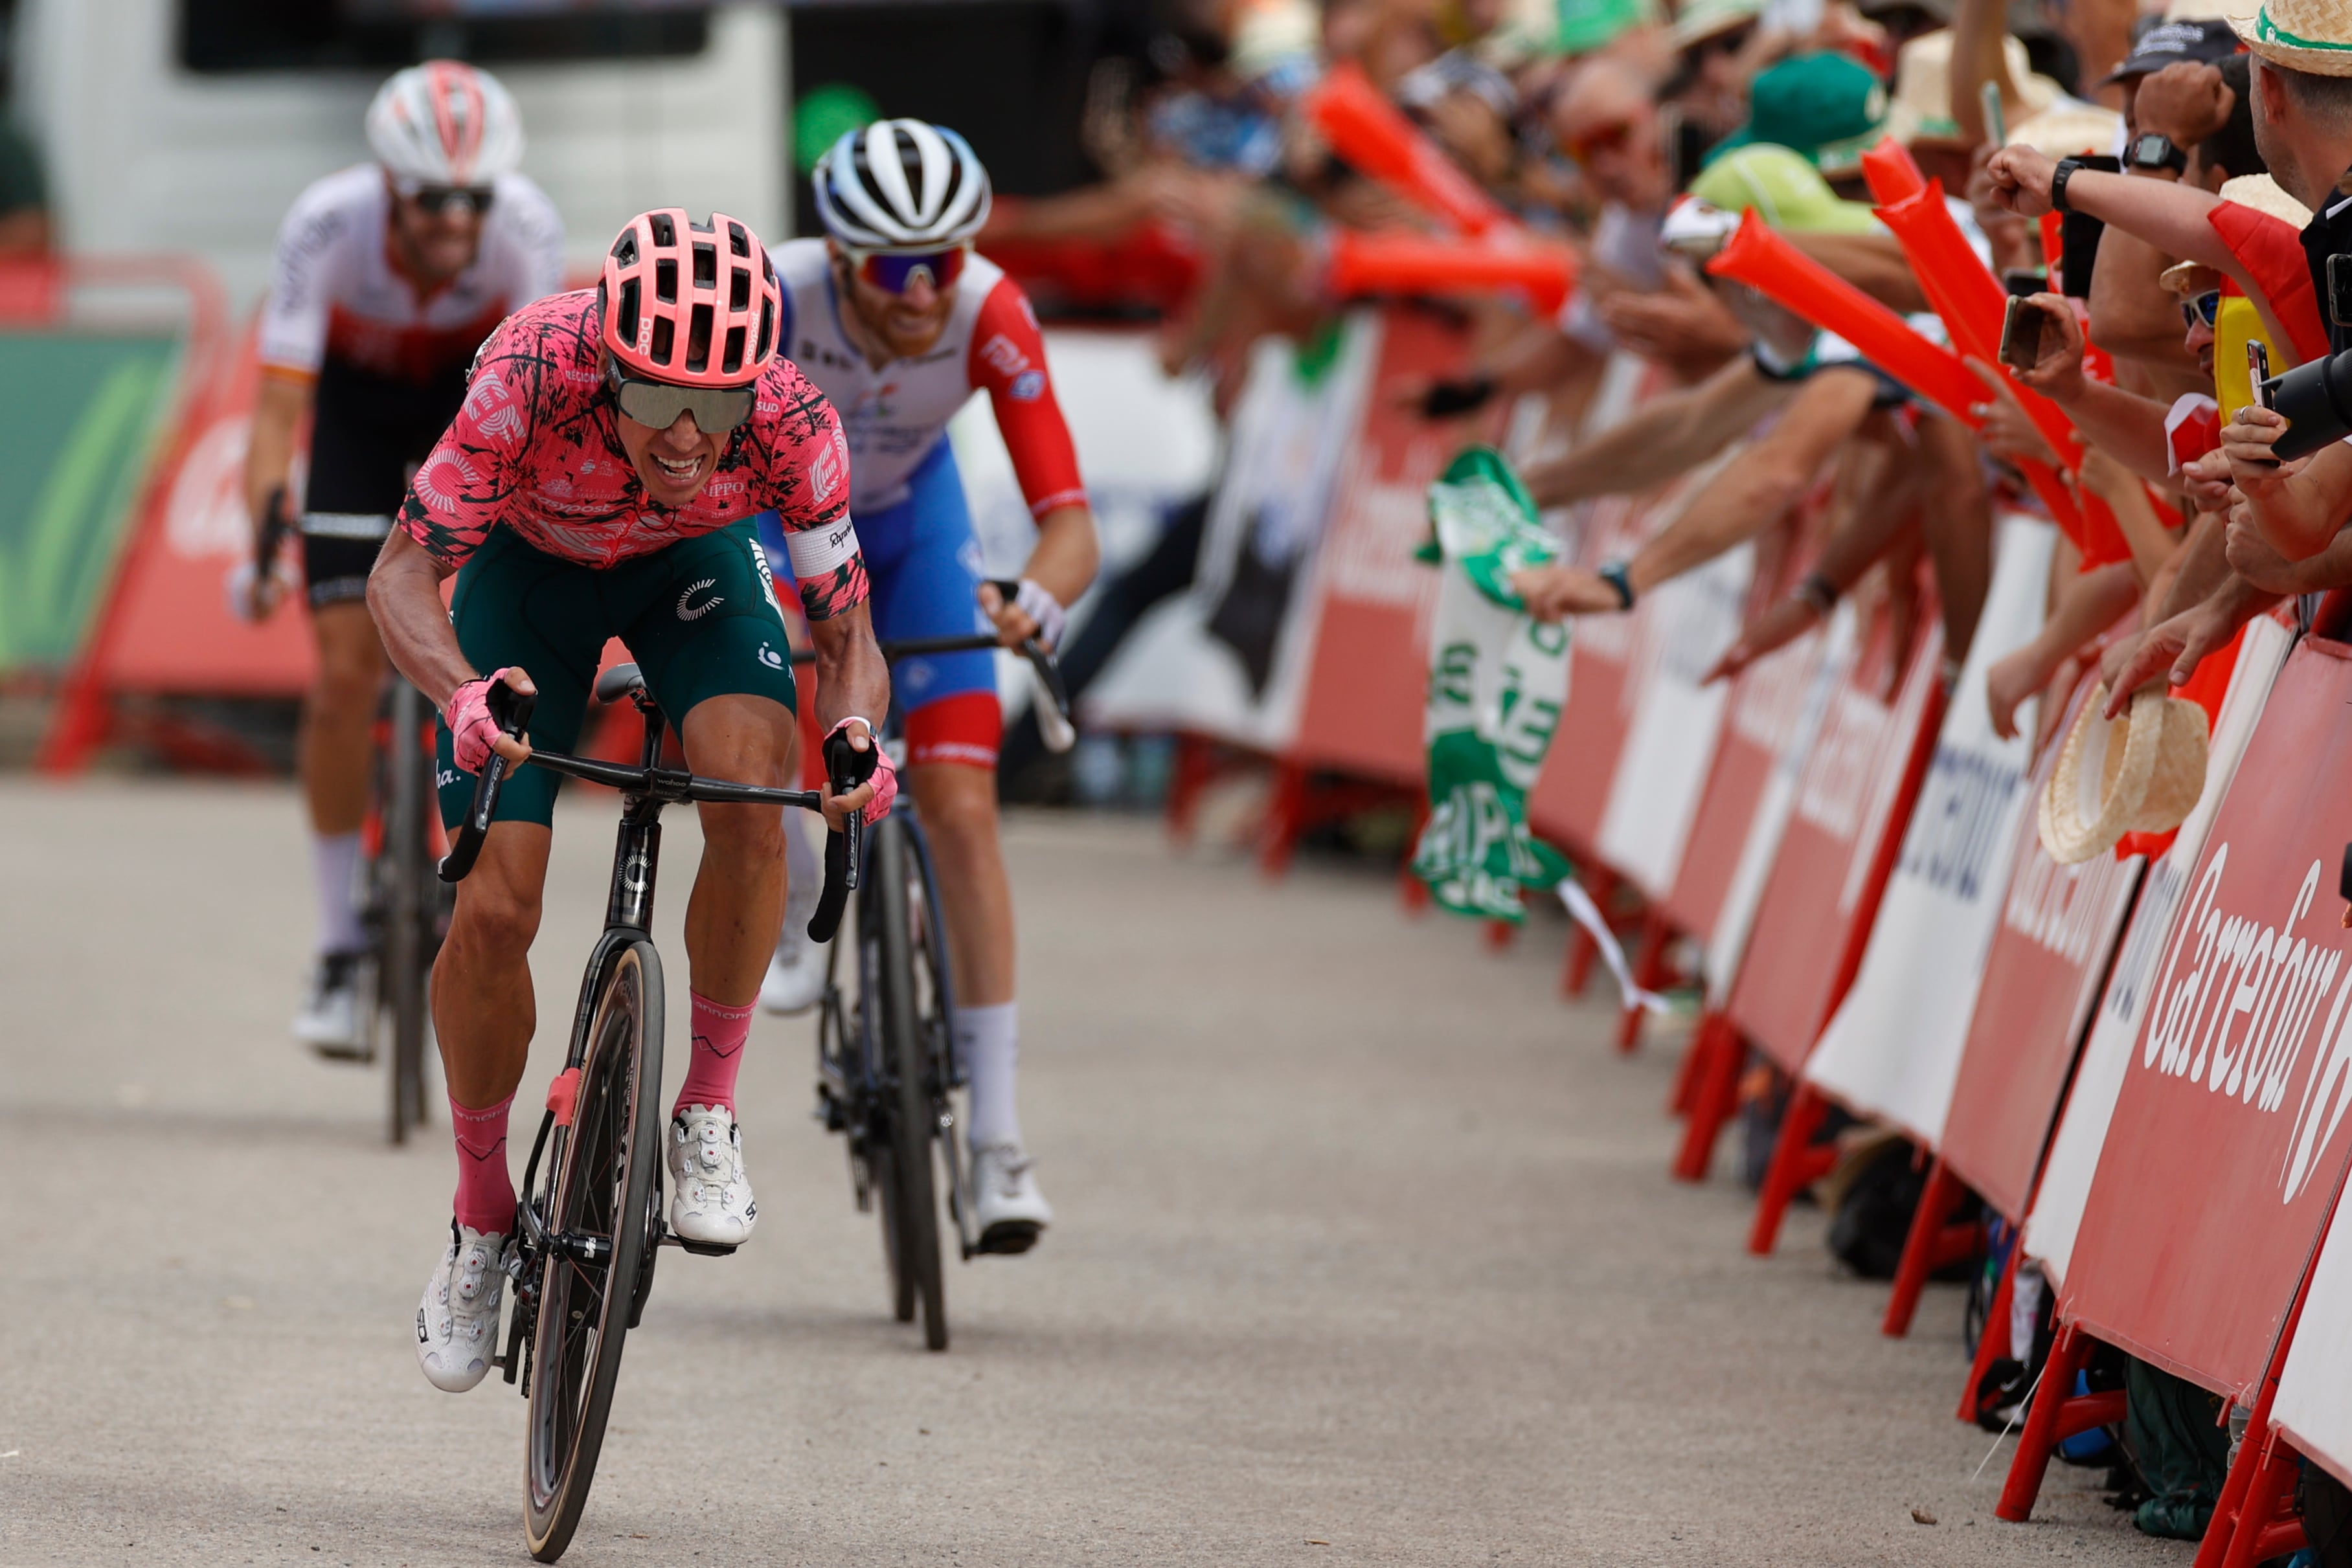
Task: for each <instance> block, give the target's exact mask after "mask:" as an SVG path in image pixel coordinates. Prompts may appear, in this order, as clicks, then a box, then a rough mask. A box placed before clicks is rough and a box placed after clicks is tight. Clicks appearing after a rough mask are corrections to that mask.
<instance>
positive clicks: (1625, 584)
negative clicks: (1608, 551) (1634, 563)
mask: <svg viewBox="0 0 2352 1568" xmlns="http://www.w3.org/2000/svg"><path fill="white" fill-rule="evenodd" d="M1593 575H1594V576H1596V577H1598V578H1600V579H1601V581H1603V582H1605V583H1607V584H1608V585H1609V586H1610V587H1612V588H1613V589H1615V590H1616V591H1617V608H1618V609H1620V610H1631V609H1633V574H1632V573H1631V572H1629V571H1627V570H1626V568H1625V563H1624V562H1623V561H1622V560H1612V561H1611V562H1610V563H1609V564H1608V565H1606V566H1604V567H1602V568H1601V570H1599V571H1598V572H1595V573H1594V574H1593Z"/></svg>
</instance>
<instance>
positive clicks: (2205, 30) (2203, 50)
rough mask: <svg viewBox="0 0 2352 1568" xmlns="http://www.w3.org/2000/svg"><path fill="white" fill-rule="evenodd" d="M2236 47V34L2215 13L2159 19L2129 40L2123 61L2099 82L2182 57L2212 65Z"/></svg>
mask: <svg viewBox="0 0 2352 1568" xmlns="http://www.w3.org/2000/svg"><path fill="white" fill-rule="evenodd" d="M2238 48H2239V44H2238V35H2237V34H2236V33H2234V32H2232V31H2231V28H2230V24H2229V23H2228V22H2226V21H2224V20H2222V19H2221V17H2219V16H2209V17H2199V18H2192V19H2189V20H2186V21H2179V22H2162V21H2159V22H2158V23H2156V24H2155V25H2154V26H2151V27H2149V28H2147V30H2146V31H2145V32H2143V33H2141V34H2140V36H2139V37H2138V38H2137V39H2136V40H2134V41H2133V44H2132V47H2131V53H2130V54H2128V55H2126V56H2125V57H2124V63H2123V64H2121V65H2119V66H2117V67H2116V68H2115V69H2114V70H2112V71H2109V72H2108V73H2107V75H2106V77H2105V79H2103V80H2102V81H2101V82H2100V83H2099V85H2100V86H2101V87H2105V86H2107V85H2109V84H2110V83H2113V82H2119V81H2121V80H2123V79H2124V78H2126V77H2138V76H2146V75H2147V73H2148V72H2150V71H2160V70H2162V69H2163V68H2165V67H2167V66H2177V65H2179V63H2180V62H2181V61H2183V60H2196V61H2198V62H2200V64H2204V65H2209V66H2210V65H2214V64H2217V63H2219V62H2220V61H2222V60H2225V59H2228V58H2229V57H2231V55H2234V54H2236V53H2237V52H2238Z"/></svg>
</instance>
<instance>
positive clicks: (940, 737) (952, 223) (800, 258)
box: [761, 120, 1101, 1252]
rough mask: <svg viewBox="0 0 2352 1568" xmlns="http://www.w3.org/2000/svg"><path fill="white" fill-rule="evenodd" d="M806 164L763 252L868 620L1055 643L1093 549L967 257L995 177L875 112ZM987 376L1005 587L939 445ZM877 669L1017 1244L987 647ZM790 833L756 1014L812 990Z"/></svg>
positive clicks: (980, 268)
mask: <svg viewBox="0 0 2352 1568" xmlns="http://www.w3.org/2000/svg"><path fill="white" fill-rule="evenodd" d="M812 177H813V179H814V183H815V186H816V207H817V212H818V214H820V215H821V216H822V217H823V219H824V227H825V234H826V236H827V237H825V238H824V239H822V240H818V239H805V240H792V241H789V242H787V243H785V244H783V245H780V246H776V247H775V248H774V252H773V254H774V256H775V261H776V274H777V277H778V278H779V280H780V281H781V282H782V286H783V293H784V317H783V331H782V334H781V337H782V348H783V351H784V352H785V353H786V354H788V355H790V356H791V357H792V359H793V361H795V362H796V363H797V364H798V365H799V366H800V368H801V371H802V372H803V374H805V375H806V376H808V378H809V379H810V380H812V381H814V382H816V384H817V386H818V387H819V388H821V389H822V390H823V391H824V394H825V396H826V397H828V398H830V399H831V400H832V402H833V404H834V406H835V408H836V409H837V410H839V411H840V414H841V423H842V427H843V429H844V430H845V432H846V433H847V434H848V437H849V452H850V490H851V494H850V507H851V510H852V512H853V513H854V514H855V515H856V518H857V530H858V538H860V540H861V541H863V544H864V547H865V551H866V569H867V570H869V571H870V572H871V573H872V574H873V583H874V627H875V634H876V635H877V637H878V638H879V639H881V640H882V641H884V642H886V643H887V642H888V641H890V640H891V639H893V638H902V637H941V636H954V635H957V634H959V633H964V632H973V631H980V630H989V629H993V630H994V631H995V632H997V633H998V634H999V635H1000V636H1001V637H1002V638H1003V641H1004V643H1006V644H1007V645H1008V646H1010V645H1017V644H1018V643H1020V642H1021V641H1022V640H1023V639H1024V638H1027V637H1035V638H1036V639H1038V640H1039V641H1040V642H1041V643H1045V644H1046V645H1048V646H1052V645H1053V644H1055V643H1059V642H1060V641H1061V638H1062V630H1063V621H1064V607H1065V606H1066V605H1068V604H1070V603H1072V602H1073V601H1076V599H1077V597H1078V595H1079V594H1081V593H1083V592H1085V591H1086V590H1087V584H1089V583H1090V582H1092V581H1093V580H1094V576H1095V570H1096V568H1097V565H1098V564H1099V561H1100V556H1101V552H1100V549H1099V546H1098V543H1097V539H1096V537H1095V519H1094V513H1093V512H1092V510H1091V509H1089V507H1087V492H1086V486H1085V484H1084V482H1083V481H1082V480H1081V479H1080V478H1079V476H1078V460H1077V452H1076V447H1075V446H1073V445H1072V444H1071V441H1070V432H1069V427H1068V426H1067V425H1066V424H1065V423H1063V419H1062V411H1061V406H1060V405H1059V404H1058V403H1057V402H1055V399H1054V385H1053V382H1052V380H1051V379H1050V376H1049V374H1048V371H1047V370H1046V365H1045V340H1044V338H1043V337H1042V335H1041V334H1040V333H1039V331H1038V329H1037V318H1036V316H1035V314H1034V312H1033V311H1032V310H1031V309H1030V308H1029V301H1028V298H1027V297H1026V296H1024V294H1023V293H1022V291H1021V287H1020V286H1019V285H1018V284H1016V283H1014V282H1013V280H1012V279H1011V278H1009V277H1005V276H1004V274H1003V272H1002V271H1000V270H999V269H998V268H997V267H996V266H995V265H994V264H993V263H992V262H989V261H987V260H985V259H983V258H982V257H980V256H974V255H973V254H972V249H971V241H972V236H973V235H976V234H978V233H979V232H980V229H981V225H982V224H984V223H985V222H987V220H988V209H989V183H988V171H987V170H985V169H983V168H982V167H981V163H980V160H979V159H978V158H977V157H975V156H974V155H973V153H972V151H971V146H970V145H969V144H968V143H967V142H966V141H964V139H963V138H962V137H961V136H959V135H957V134H956V133H955V132H954V131H949V130H946V129H944V128H942V127H940V126H935V125H929V124H926V123H924V122H923V121H921V120H879V121H877V122H876V123H874V124H872V125H869V126H866V127H865V128H864V129H862V130H858V131H848V132H845V134H844V135H843V136H842V138H841V139H840V140H839V141H836V142H835V143H834V144H833V147H832V149H831V150H830V151H828V152H826V153H825V155H824V158H823V159H822V160H821V161H820V162H818V164H817V166H816V169H815V171H814V174H813V176H812ZM982 388H985V389H986V391H987V392H988V394H989V399H990V402H991V404H992V407H993V409H994V411H995V414H996V424H997V429H998V430H999V431H1000V432H1002V433H1003V437H1004V444H1005V447H1006V449H1007V450H1008V451H1009V452H1010V453H1011V454H1012V457H1013V472H1014V474H1015V476H1017V477H1018V478H1019V480H1020V483H1021V492H1022V494H1023V496H1024V497H1026V498H1027V500H1028V503H1029V510H1030V514H1031V516H1033V517H1035V518H1036V520H1037V544H1036V548H1035V549H1034V550H1032V551H1031V553H1030V556H1029V561H1028V564H1027V565H1026V566H1025V567H1024V568H1023V569H1022V571H1021V580H1020V589H1019V591H1018V593H1017V594H1016V595H1015V596H1014V597H1013V598H1012V599H1011V600H1009V601H1008V600H1006V599H1005V598H1004V597H1003V596H1002V595H1001V594H999V593H998V591H997V590H996V589H995V588H994V587H993V586H992V585H991V584H989V583H987V582H984V581H983V580H982V564H981V558H980V545H979V542H978V541H977V540H976V539H975V538H973V537H972V531H971V513H970V511H969V510H968V508H967V507H966V505H965V502H964V494H963V482H962V480H961V479H960V478H959V477H958V476H957V474H956V465H955V455H954V453H953V452H952V451H951V450H950V447H949V444H948V440H947V423H948V420H949V419H950V417H951V416H952V415H953V414H954V413H955V412H956V411H957V410H958V409H960V408H961V407H962V406H963V405H964V403H965V402H966V401H968V400H969V399H970V398H971V394H972V392H974V391H975V390H978V389H982ZM762 526H763V528H765V529H766V530H767V531H766V533H765V536H764V537H765V538H766V539H767V542H768V544H769V546H770V549H769V554H770V559H772V561H774V562H775V563H776V566H777V570H779V571H783V570H789V568H788V564H787V563H786V562H785V561H784V559H783V558H782V554H781V552H780V550H779V549H777V546H778V544H779V542H780V541H779V540H778V538H777V537H776V534H775V532H774V528H773V525H772V519H762ZM983 613H984V615H985V617H986V619H984V620H983V619H982V618H981V617H982V614H983ZM891 680H892V685H893V687H894V688H895V690H896V691H897V693H898V699H899V704H900V706H901V707H902V708H903V709H904V711H905V713H906V718H907V731H906V733H907V782H908V788H909V789H913V790H914V792H915V800H916V802H917V804H918V805H919V808H920V810H921V811H922V816H923V821H924V824H925V825H926V827H928V829H929V832H930V836H931V842H932V848H933V852H934V853H935V854H936V856H937V858H938V865H939V878H940V899H941V901H942V902H943V903H944V904H946V906H947V907H946V914H947V925H948V943H949V946H950V949H951V952H950V962H951V965H952V969H951V972H952V974H953V976H954V978H955V988H956V1008H955V1017H954V1020H953V1027H954V1030H955V1044H956V1052H957V1054H958V1056H959V1057H961V1060H962V1061H963V1062H964V1064H965V1066H966V1069H967V1071H969V1073H970V1076H971V1115H970V1124H969V1125H968V1126H967V1128H966V1129H965V1140H966V1142H967V1144H968V1145H969V1147H970V1150H971V1165H972V1183H973V1186H974V1187H975V1188H976V1189H977V1197H976V1199H975V1202H974V1209H975V1214H974V1218H975V1219H976V1220H977V1222H978V1225H979V1229H980V1235H981V1240H980V1247H981V1250H982V1251H985V1252H1024V1251H1026V1250H1028V1249H1029V1248H1030V1247H1031V1246H1032V1245H1034V1243H1035V1241H1036V1239H1037V1237H1038V1235H1039V1234H1040V1233H1041V1232H1042V1231H1044V1229H1045V1227H1046V1226H1047V1224H1049V1223H1050V1222H1051V1221H1052V1218H1053V1210H1052V1209H1051V1208H1050V1207H1048V1206H1047V1205H1046V1202H1045V1197H1044V1195H1043V1194H1042V1193H1040V1192H1039V1191H1038V1189H1037V1180H1036V1177H1035V1176H1034V1175H1033V1174H1032V1173H1031V1171H1030V1168H1029V1157H1028V1155H1027V1154H1026V1153H1025V1151H1024V1147H1023V1145H1022V1141H1021V1123H1020V1118H1019V1116H1018V1114H1017V1113H1016V1110H1015V1106H1014V1096H1013V1071H1014V1063H1015V1061H1016V1060H1017V1055H1018V1051H1019V1035H1018V1031H1017V1027H1016V1020H1015V1013H1014V1010H1013V1009H1014V1004H1013V890H1012V886H1011V884H1010V883H1009V882H1008V881H1007V880H1006V878H1005V874H1004V857H1003V852H1002V850H1001V849H1000V848H999V846H998V843H997V831H996V755H997V746H998V743H999V741H1000V740H1001V738H1002V737H1003V714H1002V713H1001V712H1000V711H999V709H998V706H997V700H996V661H995V658H994V656H993V655H992V654H989V653H950V654H946V655H944V656H940V657H934V658H920V659H908V660H906V661H904V662H903V663H901V664H898V667H897V668H896V669H895V670H894V671H893V672H892V676H891ZM785 837H786V841H787V844H788V845H789V846H790V847H791V848H792V849H793V852H794V853H795V857H796V861H797V862H798V863H796V865H795V867H794V869H793V875H792V878H791V886H792V888H793V899H794V905H793V909H792V911H790V912H789V913H788V914H787V915H786V917H785V920H784V936H783V941H782V945H781V946H779V948H778V949H777V953H776V958H775V962H774V963H773V964H772V966H771V967H770V969H769V973H768V980H767V984H766V985H765V986H764V987H763V988H762V990H761V1000H762V1001H763V1002H764V1003H765V1004H766V1005H767V1006H768V1007H769V1009H771V1010H773V1011H778V1012H796V1011H799V1010H801V1009H804V1008H807V1007H809V1006H812V1005H813V1004H814V1002H815V1001H816V999H817V998H818V997H819V996H820V995H821V994H822V992H823V990H824V956H823V954H822V953H821V951H819V950H818V948H817V947H816V946H815V944H814V943H812V942H810V941H809V940H808V937H807V934H806V926H807V910H806V909H805V908H803V906H802V901H803V900H806V901H810V902H811V903H812V904H813V901H814V898H815V896H816V894H817V893H818V892H819V891H820V888H821V885H822V879H821V877H820V875H819V874H818V872H817V868H816V866H815V864H814V855H813V854H812V853H811V852H810V851H809V847H808V844H807V841H805V840H804V839H803V838H802V837H801V836H800V835H799V834H798V833H787V834H786V835H785Z"/></svg>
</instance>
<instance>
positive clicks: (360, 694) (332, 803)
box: [296, 600, 384, 833]
mask: <svg viewBox="0 0 2352 1568" xmlns="http://www.w3.org/2000/svg"><path fill="white" fill-rule="evenodd" d="M310 625H311V628H312V631H313V632H314V634H315V640H316V642H317V643H318V648H319V674H318V677H317V679H315V680H314V681H313V682H312V683H311V685H310V693H309V695H307V696H306V697H304V699H303V702H302V728H301V733H300V734H299V737H297V740H296V756H297V758H298V760H299V765H300V770H301V774H302V792H303V797H304V799H305V800H308V801H309V803H310V827H311V830H312V831H315V832H319V833H349V832H355V831H358V829H359V826H360V822H361V820H362V818H364V817H365V816H366V815H367V794H368V763H369V760H370V756H371V753H370V746H369V738H368V732H369V729H370V727H372V726H373V724H374V722H375V698H376V692H377V689H378V688H379V687H380V686H382V685H383V668H384V660H383V644H382V643H378V642H377V641H376V634H375V622H373V620H371V619H370V618H369V616H368V610H367V606H366V605H365V604H363V603H362V602H360V601H358V600H352V601H348V602H346V603H341V604H329V605H326V606H323V607H322V608H320V609H318V610H314V611H312V612H310Z"/></svg>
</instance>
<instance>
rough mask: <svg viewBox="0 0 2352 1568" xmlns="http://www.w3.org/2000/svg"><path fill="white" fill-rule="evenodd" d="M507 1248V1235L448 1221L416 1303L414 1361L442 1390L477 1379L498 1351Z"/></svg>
mask: <svg viewBox="0 0 2352 1568" xmlns="http://www.w3.org/2000/svg"><path fill="white" fill-rule="evenodd" d="M507 1251H508V1246H507V1239H506V1238H505V1237H503V1236H485V1235H483V1234H482V1233H481V1232H480V1231H478V1230H476V1229H473V1228H471V1227H468V1226H461V1225H459V1224H458V1223H457V1221H456V1220H454V1219H453V1220H451V1221H450V1222H449V1245H448V1247H447V1249H445V1250H444V1251H443V1252H442V1254H441V1261H440V1262H439V1263H438V1264H436V1265H435V1266H434V1270H433V1276H432V1278H431V1279H428V1280H427V1281H425V1299H424V1300H423V1301H419V1302H418V1303H417V1306H416V1364H417V1365H419V1366H421V1367H423V1368H424V1369H425V1379H426V1381H428V1382H430V1383H431V1384H432V1385H433V1386H434V1387H436V1388H438V1389H441V1390H442V1391H444V1392H445V1393H449V1394H463V1393H464V1392H466V1390H467V1389H468V1388H471V1387H473V1386H474V1385H476V1384H477V1383H479V1382H480V1381H481V1380H482V1379H483V1378H484V1377H485V1376H487V1375H488V1374H489V1370H490V1363H491V1361H492V1360H493V1359H494V1358H495V1357H496V1356H497V1355H498V1354H499V1303H500V1301H502V1300H503V1299H504V1298H505V1295H506V1284H507V1276H506V1258H507Z"/></svg>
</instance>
